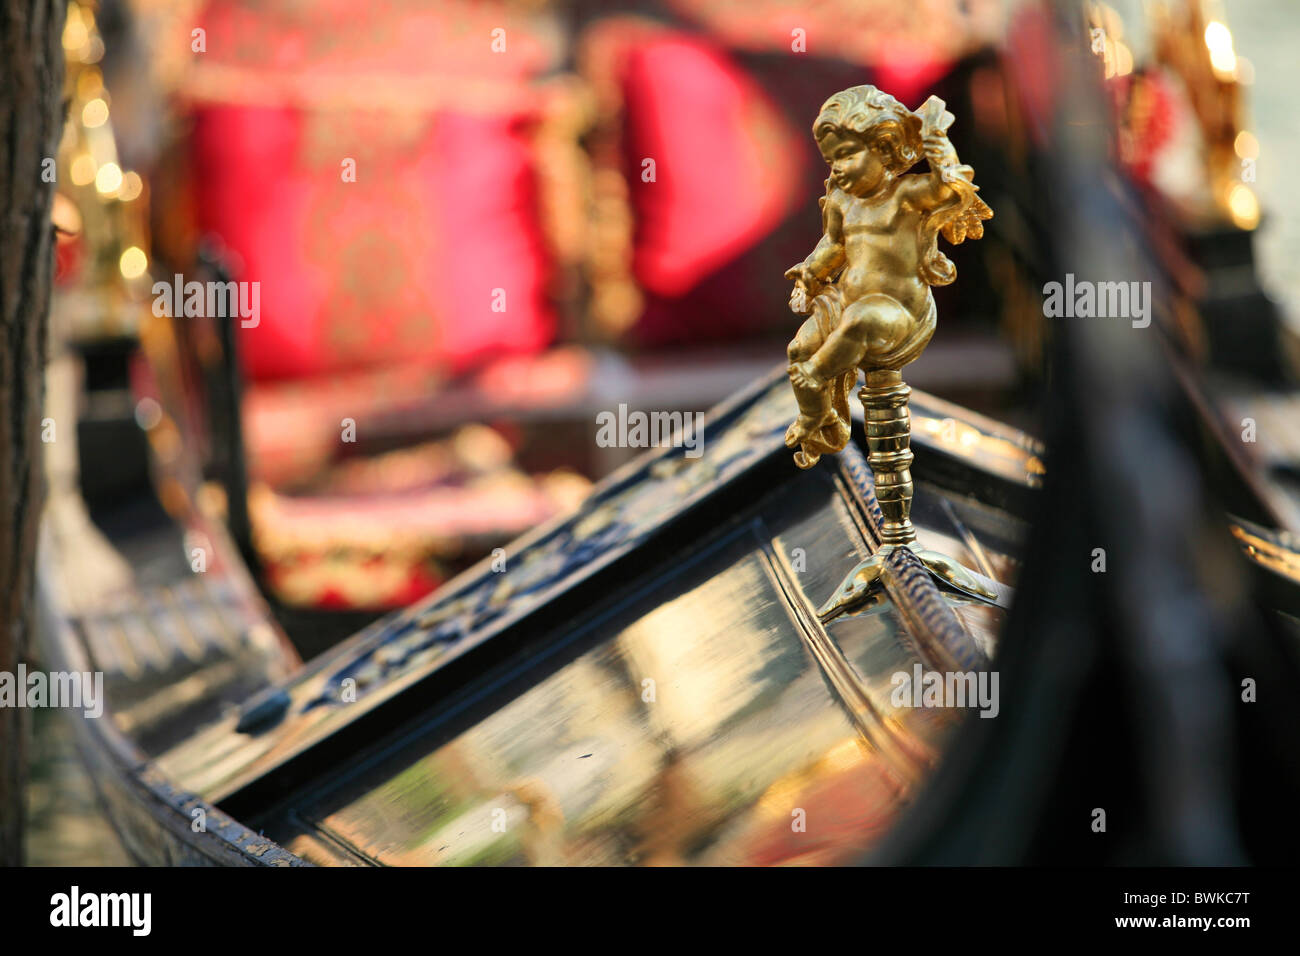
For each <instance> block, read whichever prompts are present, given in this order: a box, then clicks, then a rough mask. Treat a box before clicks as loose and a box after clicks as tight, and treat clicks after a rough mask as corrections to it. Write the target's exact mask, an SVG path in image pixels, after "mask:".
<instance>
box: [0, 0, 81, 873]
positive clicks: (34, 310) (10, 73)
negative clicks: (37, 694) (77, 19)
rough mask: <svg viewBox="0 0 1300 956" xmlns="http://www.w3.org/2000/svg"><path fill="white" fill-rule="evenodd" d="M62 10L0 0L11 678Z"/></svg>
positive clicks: (3, 501)
mask: <svg viewBox="0 0 1300 956" xmlns="http://www.w3.org/2000/svg"><path fill="white" fill-rule="evenodd" d="M65 12H66V7H65V4H64V3H62V2H59V0H16V2H13V3H4V4H0V212H2V213H3V216H4V223H3V225H2V226H0V671H7V672H9V673H10V674H14V673H16V671H17V665H18V661H19V660H20V659H21V657H22V655H23V654H24V652H25V650H26V648H27V646H28V639H29V636H30V632H31V627H32V619H33V615H32V610H33V585H34V580H33V578H34V575H33V564H34V559H35V554H36V528H37V524H38V523H39V520H40V512H41V501H42V497H43V495H42V478H41V473H40V468H41V457H42V456H41V448H42V445H41V441H40V423H41V405H42V397H43V395H44V372H45V346H46V331H47V321H48V318H49V310H50V282H51V279H52V276H53V261H54V231H53V228H52V227H51V225H50V209H51V204H52V202H53V197H54V190H55V188H56V185H57V184H56V183H55V182H54V181H53V179H54V176H53V173H52V168H53V165H54V163H53V159H54V156H55V150H56V149H57V148H58V143H59V137H60V133H61V131H62V127H63V107H62V93H63V47H62V42H61V39H62V33H63V20H64V16H65ZM47 160H48V162H47ZM24 716H25V711H22V710H20V709H18V708H16V707H0V864H6V865H11V866H12V865H17V864H20V863H21V862H22V858H23V816H24V813H23V801H24V786H23V785H24V781H25V778H26V773H25V758H26V753H25V749H26V748H25V746H24V726H23V725H24V722H25V721H24Z"/></svg>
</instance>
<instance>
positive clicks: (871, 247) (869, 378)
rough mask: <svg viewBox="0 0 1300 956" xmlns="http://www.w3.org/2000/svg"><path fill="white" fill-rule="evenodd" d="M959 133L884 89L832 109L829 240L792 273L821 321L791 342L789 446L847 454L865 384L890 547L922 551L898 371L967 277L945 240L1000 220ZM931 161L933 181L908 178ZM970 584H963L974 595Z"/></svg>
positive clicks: (885, 541)
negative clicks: (964, 159)
mask: <svg viewBox="0 0 1300 956" xmlns="http://www.w3.org/2000/svg"><path fill="white" fill-rule="evenodd" d="M952 122H953V115H952V114H951V113H949V112H947V111H946V110H945V109H944V103H943V101H942V100H940V99H938V98H936V97H933V96H932V97H930V98H929V99H928V100H926V101H925V103H924V104H923V105H922V107H921V109H920V110H919V111H917V112H915V113H914V112H912V111H911V110H909V109H907V108H906V107H905V106H903V104H902V103H900V102H899V101H898V100H896V99H894V97H892V96H890V95H889V94H888V93H883V92H881V91H880V90H878V89H876V88H875V87H874V86H854V87H851V88H850V89H847V90H843V91H841V92H839V93H836V94H835V95H834V96H832V97H831V98H830V99H828V100H827V101H826V102H825V103H823V104H822V108H821V111H820V112H819V113H818V115H817V120H816V122H815V123H813V138H814V139H815V140H816V141H817V146H818V148H819V149H820V150H821V153H822V156H823V157H824V158H825V159H826V162H827V164H828V165H829V166H830V170H831V174H830V177H829V178H828V179H827V180H826V195H825V196H824V197H823V198H822V199H821V212H822V232H823V235H822V238H821V241H820V242H818V243H817V248H815V249H814V250H813V251H812V252H811V253H810V254H809V255H808V257H807V258H806V259H804V261H803V262H801V263H799V264H798V265H797V266H794V267H792V268H791V269H789V270H788V271H787V272H786V273H785V275H786V278H788V279H793V280H794V283H795V285H794V291H793V292H792V293H791V295H790V308H791V310H792V311H794V312H796V313H798V314H800V315H810V316H811V317H810V318H809V319H808V320H807V321H806V322H804V324H803V325H802V326H801V327H800V329H799V332H798V334H797V335H796V336H795V337H794V340H793V341H792V342H791V343H790V348H789V358H790V367H789V374H790V384H791V386H792V387H793V389H794V394H795V398H796V400H797V402H798V404H799V417H798V419H796V420H795V422H794V424H792V425H791V426H790V428H789V430H788V431H787V432H786V436H785V443H786V445H788V446H789V447H791V448H797V449H798V451H796V452H795V456H794V459H795V463H796V464H797V465H798V466H799V467H800V468H811V467H812V466H813V465H815V464H816V463H817V461H818V459H819V458H820V457H821V456H822V455H824V454H828V453H832V452H838V451H840V450H841V449H843V448H844V446H845V445H846V444H847V443H848V441H849V436H850V428H851V423H852V419H851V417H850V415H849V404H848V402H849V390H850V389H851V388H852V387H853V386H854V385H855V384H856V382H857V375H858V370H859V369H861V370H862V371H863V372H864V373H865V374H866V384H865V385H864V387H863V388H862V390H861V392H860V393H859V395H860V397H861V399H862V403H863V407H864V408H865V410H866V420H867V446H868V450H869V454H868V456H867V461H868V463H869V464H870V465H871V469H872V472H873V473H874V474H875V479H876V498H877V500H879V502H880V507H881V511H882V512H884V516H885V522H884V527H883V528H882V545H883V546H884V547H886V548H888V547H892V546H896V545H904V546H907V545H911V544H913V543H914V542H915V541H916V532H915V531H914V530H913V528H912V522H911V517H910V515H911V505H912V475H911V471H910V470H909V469H910V466H911V463H912V452H911V421H910V418H909V415H908V410H907V400H908V396H909V395H910V394H911V389H909V388H908V387H907V385H905V384H904V383H903V379H902V376H901V375H900V374H899V370H900V369H901V368H902V367H903V366H904V365H907V364H908V363H909V362H912V361H914V360H915V359H916V358H917V357H918V356H920V354H921V353H922V352H923V351H924V350H925V347H926V345H927V344H929V341H930V336H931V335H933V334H934V327H935V318H936V315H935V305H934V296H933V295H932V294H931V292H930V287H931V286H934V285H947V284H948V283H950V282H952V281H953V280H954V279H955V278H956V277H957V270H956V268H955V267H954V266H953V264H952V262H951V261H949V260H948V258H947V257H946V256H945V255H944V254H943V253H942V252H940V251H939V246H938V239H939V235H940V233H942V234H943V236H944V238H946V239H947V240H948V241H949V242H951V243H953V244H954V245H956V244H958V243H961V242H963V241H965V240H966V239H967V238H971V239H978V238H980V237H981V236H983V235H984V224H983V220H985V219H989V218H991V217H992V215H993V212H992V210H990V209H989V207H988V206H987V205H986V204H985V203H984V201H983V200H982V199H980V198H979V196H977V195H976V192H977V190H978V188H979V187H977V186H976V185H975V184H974V182H973V180H974V176H975V171H974V170H973V169H971V167H969V166H963V165H960V163H959V160H958V158H957V152H956V150H954V149H953V147H952V143H951V142H949V140H948V134H947V130H948V127H949V126H951V125H952ZM922 156H924V157H925V159H926V160H927V161H928V164H929V167H930V169H929V172H927V173H908V172H907V171H908V170H909V169H911V168H912V166H914V165H915V164H916V163H917V161H918V160H919V159H920V158H921V157H922ZM918 556H920V557H921V558H922V560H924V561H926V564H927V566H930V567H931V569H932V570H934V571H935V572H936V573H938V574H940V575H941V576H942V577H944V578H945V579H946V580H949V581H950V583H958V582H956V581H954V576H959V572H962V571H964V570H965V569H963V568H961V566H960V565H956V564H955V562H952V561H951V559H947V558H944V557H943V556H942V555H934V554H932V553H929V552H926V553H922V552H918ZM932 562H933V563H932ZM936 565H943V567H937V566H936ZM948 565H951V567H948ZM847 583H848V582H846V584H847ZM969 584H970V582H965V583H959V584H958V586H961V587H963V589H966V590H969V589H970V588H969V586H968V585H969ZM976 593H981V592H980V591H979V590H977V591H976Z"/></svg>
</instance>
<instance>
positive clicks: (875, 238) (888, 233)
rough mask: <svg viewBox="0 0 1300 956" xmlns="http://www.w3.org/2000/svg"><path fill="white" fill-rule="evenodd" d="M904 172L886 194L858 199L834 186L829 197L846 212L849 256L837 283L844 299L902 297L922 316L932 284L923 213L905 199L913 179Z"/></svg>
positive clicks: (843, 218)
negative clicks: (925, 270)
mask: <svg viewBox="0 0 1300 956" xmlns="http://www.w3.org/2000/svg"><path fill="white" fill-rule="evenodd" d="M915 178H917V177H916V176H914V175H909V176H901V177H899V178H898V179H897V180H895V181H894V182H892V183H891V184H890V185H889V186H888V187H886V189H885V190H884V191H882V193H881V194H879V195H875V196H869V197H867V198H865V199H859V198H857V197H855V196H852V195H850V194H849V193H847V192H845V191H844V190H842V189H838V188H837V189H835V190H833V191H832V192H831V195H830V197H829V199H828V201H829V202H832V203H834V204H835V205H836V206H837V208H838V209H839V211H840V214H841V221H842V225H841V229H842V232H843V241H844V254H845V259H846V260H847V261H846V263H845V266H844V270H843V272H841V273H840V277H839V279H838V280H837V281H836V285H838V286H839V287H840V291H841V293H842V294H843V295H844V301H845V305H849V304H851V303H852V302H854V301H856V300H858V299H860V298H862V297H863V296H865V295H870V294H872V293H883V294H885V295H888V296H891V297H892V298H894V299H897V300H898V301H899V302H900V303H901V304H902V305H903V307H904V308H906V309H907V310H908V311H909V312H911V313H912V314H913V315H915V316H916V317H917V318H922V317H923V316H924V315H925V314H926V313H927V312H928V311H929V307H930V287H929V285H927V284H926V282H925V280H924V279H922V278H921V275H920V271H919V270H920V265H921V257H922V254H923V251H924V250H922V249H921V243H920V238H919V233H920V226H921V216H922V213H921V211H920V210H919V209H917V208H916V207H915V206H914V205H913V204H911V203H909V202H907V201H906V196H907V193H908V189H907V186H908V181H909V180H912V179H915Z"/></svg>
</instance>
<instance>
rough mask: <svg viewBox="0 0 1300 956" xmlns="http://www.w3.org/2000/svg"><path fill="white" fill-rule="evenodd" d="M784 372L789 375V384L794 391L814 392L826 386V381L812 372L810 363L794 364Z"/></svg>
mask: <svg viewBox="0 0 1300 956" xmlns="http://www.w3.org/2000/svg"><path fill="white" fill-rule="evenodd" d="M786 371H787V372H788V373H789V375H790V384H791V385H793V386H794V387H795V388H796V389H803V390H805V391H810V392H815V391H817V390H818V389H820V388H821V387H822V386H824V385H825V384H826V380H825V379H823V378H822V377H821V376H820V375H818V374H817V373H816V372H815V371H813V367H812V363H811V362H795V363H794V364H792V365H791V366H790V367H789V368H788V369H786Z"/></svg>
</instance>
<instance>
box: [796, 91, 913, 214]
mask: <svg viewBox="0 0 1300 956" xmlns="http://www.w3.org/2000/svg"><path fill="white" fill-rule="evenodd" d="M813 138H814V139H816V140H817V146H818V148H819V149H821V151H822V156H824V157H825V159H826V162H827V164H828V165H829V166H830V167H831V179H832V180H834V182H835V185H837V186H839V187H840V188H841V189H843V190H844V191H845V192H847V193H850V194H852V195H855V196H868V195H871V194H872V193H874V192H875V191H876V190H878V189H880V188H881V187H882V186H883V185H885V183H887V182H888V181H889V180H890V179H892V178H893V177H895V176H897V175H899V174H900V173H904V172H906V171H907V170H908V169H910V168H911V167H912V166H913V165H914V164H915V163H916V161H917V160H918V159H920V157H921V120H920V117H918V116H917V115H916V114H915V113H913V112H912V111H911V110H909V109H907V108H906V107H905V106H903V104H902V103H900V102H898V100H896V99H894V98H893V97H892V96H890V95H889V94H888V93H882V92H881V91H880V90H878V89H876V88H875V87H874V86H853V87H850V88H849V89H847V90H841V91H840V92H839V93H836V94H835V95H834V96H832V97H831V98H830V99H828V100H827V101H826V102H825V103H823V104H822V108H821V111H820V112H819V113H818V114H817V120H816V122H814V123H813Z"/></svg>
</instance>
